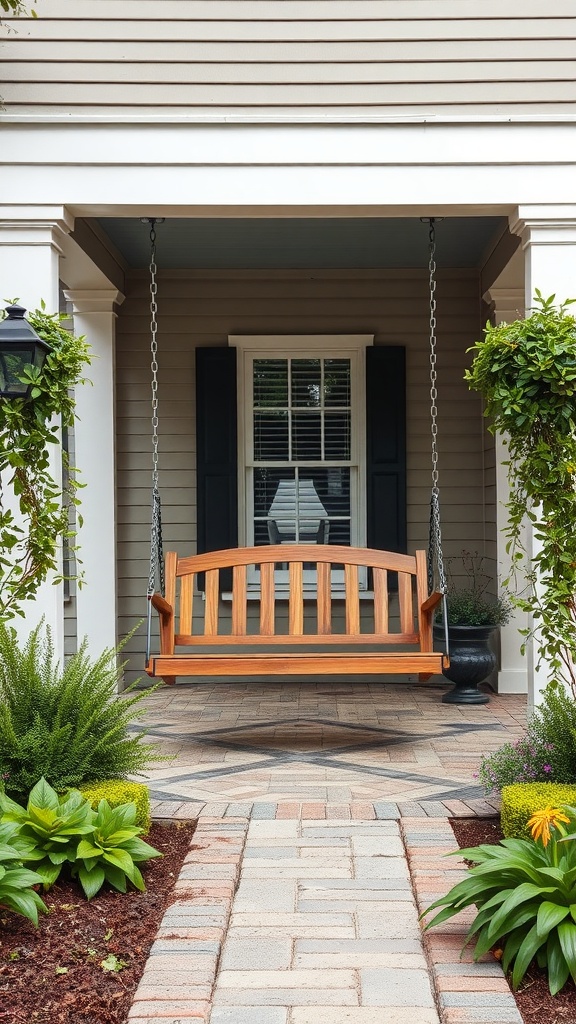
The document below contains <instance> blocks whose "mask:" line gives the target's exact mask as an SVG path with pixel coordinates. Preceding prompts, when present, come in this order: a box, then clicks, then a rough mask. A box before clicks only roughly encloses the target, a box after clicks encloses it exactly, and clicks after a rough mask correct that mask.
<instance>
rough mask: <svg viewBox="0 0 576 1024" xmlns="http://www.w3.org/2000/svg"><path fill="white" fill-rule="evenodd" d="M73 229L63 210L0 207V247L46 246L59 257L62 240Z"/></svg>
mask: <svg viewBox="0 0 576 1024" xmlns="http://www.w3.org/2000/svg"><path fill="white" fill-rule="evenodd" d="M73 228H74V217H73V216H72V214H71V213H69V211H68V210H67V209H66V208H65V207H64V206H2V205H0V245H10V246H23V245H26V246H30V245H48V246H50V248H51V249H53V250H54V252H56V253H57V254H58V255H59V256H60V255H61V252H62V248H61V243H62V238H63V237H64V236H66V235H68V234H69V233H70V232H71V231H72V230H73Z"/></svg>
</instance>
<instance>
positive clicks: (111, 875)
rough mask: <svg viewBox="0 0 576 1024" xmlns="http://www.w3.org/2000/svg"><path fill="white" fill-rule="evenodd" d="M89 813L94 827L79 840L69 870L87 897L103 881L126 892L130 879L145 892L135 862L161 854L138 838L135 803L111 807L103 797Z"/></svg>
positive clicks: (93, 892)
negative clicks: (96, 808)
mask: <svg viewBox="0 0 576 1024" xmlns="http://www.w3.org/2000/svg"><path fill="white" fill-rule="evenodd" d="M92 816H93V826H94V828H93V831H92V833H91V834H90V835H89V836H86V838H85V839H81V840H80V842H79V843H78V848H77V851H76V860H75V862H74V864H73V865H72V874H73V875H74V876H75V877H76V876H77V877H78V880H79V882H80V885H81V886H82V888H83V889H84V892H85V894H86V897H87V899H89V900H90V899H92V897H93V896H95V895H96V893H97V892H99V890H100V889H101V888H102V886H103V885H104V882H108V883H109V884H110V885H111V886H113V888H114V889H117V890H118V892H126V887H127V882H128V881H130V882H132V885H133V886H134V887H135V888H136V889H139V890H140V892H144V891H145V889H146V886H145V885H144V879H143V878H142V875H141V874H140V870H139V868H138V867H137V864H138V863H139V862H140V861H144V860H150V858H151V857H161V856H162V854H161V853H160V852H159V850H155V849H154V847H153V846H150V845H149V844H148V843H145V842H144V841H143V840H142V839H139V838H138V837H139V835H140V833H141V832H142V829H141V828H138V827H137V825H136V824H135V821H136V808H135V806H134V804H121V805H120V806H119V807H114V808H111V807H110V804H109V803H107V801H106V800H101V801H100V803H99V804H98V811H97V812H96V813H94V812H93V814H92Z"/></svg>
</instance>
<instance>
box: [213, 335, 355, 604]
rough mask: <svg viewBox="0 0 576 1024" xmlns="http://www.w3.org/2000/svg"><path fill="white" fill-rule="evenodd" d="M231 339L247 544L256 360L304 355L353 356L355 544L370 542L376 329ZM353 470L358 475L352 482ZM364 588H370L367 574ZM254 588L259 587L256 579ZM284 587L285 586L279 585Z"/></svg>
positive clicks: (241, 530)
mask: <svg viewBox="0 0 576 1024" xmlns="http://www.w3.org/2000/svg"><path fill="white" fill-rule="evenodd" d="M228 344H229V345H230V346H232V347H234V348H236V349H237V351H238V520H239V521H238V541H239V544H240V546H247V544H248V543H249V541H248V529H249V527H248V524H249V523H251V524H253V522H254V496H253V493H252V492H251V491H250V493H249V488H247V486H246V481H247V476H248V473H247V470H248V469H249V468H250V467H253V466H254V439H253V436H252V434H253V432H252V423H251V418H250V411H251V408H252V401H251V400H252V387H253V369H252V367H253V362H254V359H256V358H257V359H267V358H268V359H278V358H287V359H288V358H290V357H296V358H298V357H300V358H302V357H304V356H306V358H318V359H327V358H330V357H334V358H346V359H350V368H351V385H352V387H351V396H350V397H351V423H352V447H351V451H350V456H351V457H350V461H349V465H350V468H351V487H350V497H351V503H350V518H351V522H350V544H351V545H352V546H353V547H364V546H365V545H366V429H365V424H366V348H367V346H368V345H373V344H374V335H373V334H277V335H229V337H228ZM352 474H355V475H356V480H355V482H354V486H352ZM360 586H361V589H366V581H365V580H364V579H362V581H361V584H360ZM249 589H257V585H256V586H255V585H254V583H253V582H252V586H250V584H249ZM278 589H279V590H281V589H283V588H282V586H281V585H280V586H279V587H278Z"/></svg>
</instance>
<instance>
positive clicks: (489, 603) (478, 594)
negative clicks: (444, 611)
mask: <svg viewBox="0 0 576 1024" xmlns="http://www.w3.org/2000/svg"><path fill="white" fill-rule="evenodd" d="M447 566H448V576H449V580H450V585H449V588H448V595H447V598H446V603H447V608H448V623H449V625H450V626H503V625H505V623H506V622H508V620H509V618H510V615H511V612H512V606H511V604H510V602H509V601H507V600H505V599H503V598H499V597H492V596H491V595H490V594H489V593H488V587H489V586H490V585H491V582H492V580H491V577H490V576H489V574H488V573H487V572H486V571H485V569H484V558H483V557H482V555H479V554H478V552H477V551H476V552H472V551H462V555H461V558H459V559H455V558H450V559H449V560H448V563H447ZM460 567H462V568H463V569H464V574H465V577H466V579H467V584H466V586H465V587H461V586H454V580H455V579H456V578H457V577H456V569H457V568H460ZM458 578H460V577H458ZM438 618H440V615H439V616H438Z"/></svg>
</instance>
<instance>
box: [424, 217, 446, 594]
mask: <svg viewBox="0 0 576 1024" xmlns="http://www.w3.org/2000/svg"><path fill="white" fill-rule="evenodd" d="M428 254H429V258H428V286H429V295H430V424H431V434H432V495H431V499H430V553H429V558H428V585H429V590H430V592H432V590H433V589H434V569H435V568H436V570H437V573H438V582H439V588H438V589H439V590H440V592H441V593H442V594H445V593H446V591H447V583H446V572H445V569H444V559H443V555H442V531H441V526H440V488H439V471H438V388H437V379H438V372H437V339H436V326H437V321H436V269H437V268H436V231H435V227H434V218H433V217H431V218H430V228H429V231H428Z"/></svg>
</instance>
